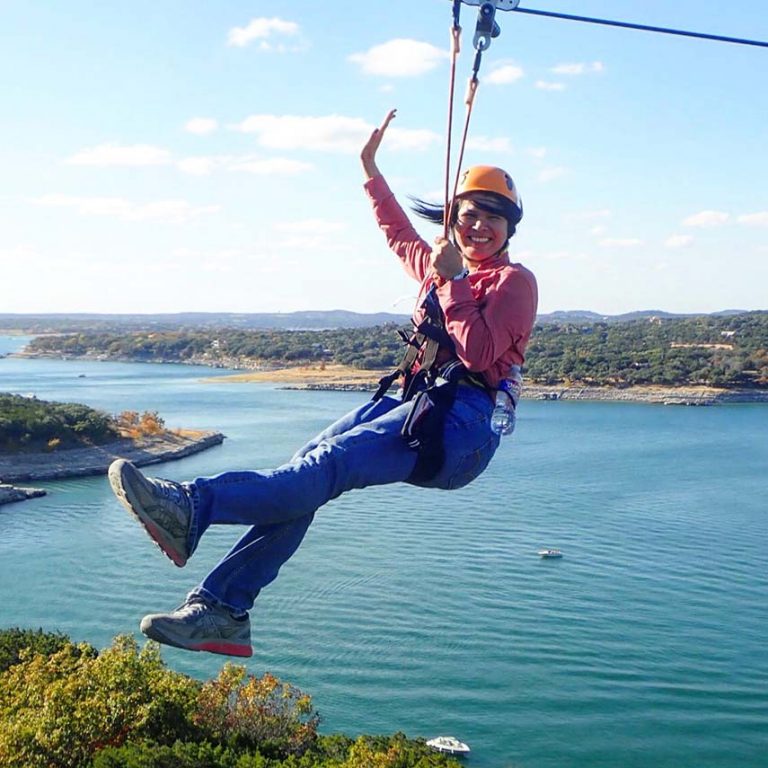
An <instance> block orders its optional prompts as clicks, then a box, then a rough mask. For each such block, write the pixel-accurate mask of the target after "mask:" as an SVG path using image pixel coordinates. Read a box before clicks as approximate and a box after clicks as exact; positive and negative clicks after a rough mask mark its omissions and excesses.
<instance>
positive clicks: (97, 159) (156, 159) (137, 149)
mask: <svg viewBox="0 0 768 768" xmlns="http://www.w3.org/2000/svg"><path fill="white" fill-rule="evenodd" d="M65 162H66V163H67V164H68V165H93V166H101V167H108V166H130V167H138V166H147V165H167V164H168V163H170V162H171V153H170V152H169V151H168V150H167V149H162V148H161V147H153V146H151V145H150V144H131V145H127V146H124V145H121V144H116V143H111V142H110V143H106V144H99V145H98V146H96V147H90V148H88V149H82V150H80V151H79V152H77V153H76V154H74V155H72V157H69V158H67V160H66V161H65Z"/></svg>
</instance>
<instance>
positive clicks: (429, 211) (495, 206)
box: [411, 192, 523, 239]
mask: <svg viewBox="0 0 768 768" xmlns="http://www.w3.org/2000/svg"><path fill="white" fill-rule="evenodd" d="M467 197H471V199H472V202H473V203H474V204H475V205H476V206H477V207H478V208H479V209H480V210H481V211H485V212H486V213H493V214H496V215H497V216H503V217H504V218H505V219H506V220H507V225H508V227H509V237H512V235H514V234H515V230H516V228H517V225H518V224H519V223H520V219H522V218H523V212H522V211H521V210H520V209H519V208H518V207H517V206H516V205H515V204H514V203H513V202H512V201H511V200H507V199H506V198H504V197H502V196H501V195H497V194H496V193H494V192H473V193H472V194H471V195H467ZM466 199H467V198H466V197H464V198H459V199H456V200H454V201H453V210H452V211H451V218H450V221H449V224H450V226H451V227H452V226H453V225H454V224H455V223H456V219H457V218H458V214H459V203H461V200H466ZM411 209H412V210H413V212H414V213H415V214H416V215H417V216H419V217H421V218H422V219H426V220H427V221H431V222H432V223H433V224H440V225H442V223H443V216H444V211H445V205H436V204H435V203H428V202H426V201H424V200H421V199H419V198H418V197H412V198H411ZM507 239H509V238H507Z"/></svg>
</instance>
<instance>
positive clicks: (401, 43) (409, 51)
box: [348, 38, 449, 77]
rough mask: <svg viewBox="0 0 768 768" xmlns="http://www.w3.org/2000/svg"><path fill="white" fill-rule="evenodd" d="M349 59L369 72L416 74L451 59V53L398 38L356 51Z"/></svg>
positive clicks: (401, 74)
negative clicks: (361, 51) (363, 50)
mask: <svg viewBox="0 0 768 768" xmlns="http://www.w3.org/2000/svg"><path fill="white" fill-rule="evenodd" d="M348 58H349V61H351V62H353V63H354V64H359V65H360V67H361V68H362V70H363V72H364V73H365V74H367V75H383V76H385V77H413V76H416V75H423V74H424V73H426V72H430V71H431V70H433V69H435V67H437V66H438V65H439V64H440V63H441V62H443V61H444V60H445V59H447V58H449V54H448V52H447V51H444V50H442V49H440V48H437V47H436V46H434V45H431V44H430V43H422V42H420V41H418V40H409V39H405V38H397V39H395V40H390V41H389V42H387V43H382V44H381V45H375V46H373V48H370V49H369V50H368V51H366V52H365V53H353V54H352V55H351V56H349V57H348Z"/></svg>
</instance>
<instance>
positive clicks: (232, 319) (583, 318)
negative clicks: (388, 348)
mask: <svg viewBox="0 0 768 768" xmlns="http://www.w3.org/2000/svg"><path fill="white" fill-rule="evenodd" d="M739 314H743V311H742V310H738V309H729V310H723V311H722V312H714V313H711V316H714V317H725V316H731V315H739ZM696 316H707V315H706V313H699V314H698V315H693V314H688V315H684V314H674V313H671V312H663V311H661V310H650V309H649V310H641V311H637V312H627V313H625V314H621V315H601V314H598V313H597V312H591V311H589V310H567V311H557V312H550V313H547V314H540V315H539V316H538V317H537V322H539V323H599V322H602V323H606V322H611V323H613V322H617V323H620V322H631V321H633V320H643V319H646V318H649V317H658V318H666V319H674V318H685V317H696ZM409 321H410V316H409V315H400V314H391V313H388V312H376V313H371V314H366V313H360V312H348V311H347V310H343V309H334V310H327V311H320V310H318V311H304V312H254V313H236V312H179V313H169V314H146V315H142V314H137V315H133V314H96V313H51V314H0V330H8V331H24V332H27V333H32V334H38V333H71V332H79V331H84V330H89V331H119V330H129V331H130V330H157V331H177V330H181V329H203V330H208V329H216V328H228V329H235V330H270V329H277V330H284V331H285V330H288V331H317V330H330V329H335V328H371V327H375V326H380V325H388V324H392V323H394V324H395V325H407V324H408V322H409Z"/></svg>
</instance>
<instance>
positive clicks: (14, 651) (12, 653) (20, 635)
mask: <svg viewBox="0 0 768 768" xmlns="http://www.w3.org/2000/svg"><path fill="white" fill-rule="evenodd" d="M69 643H70V640H69V638H68V637H67V636H66V635H64V634H61V633H60V632H43V630H42V629H37V630H33V629H20V628H19V627H11V628H10V629H3V630H0V673H2V672H5V671H6V670H7V669H8V668H9V667H11V666H12V665H14V664H18V663H19V661H20V659H21V655H22V651H25V650H26V651H27V654H26V655H28V656H29V655H34V654H37V653H39V654H42V655H43V656H51V655H52V654H54V653H56V652H57V651H60V650H61V649H62V648H63V647H64V646H65V645H68V644H69Z"/></svg>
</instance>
